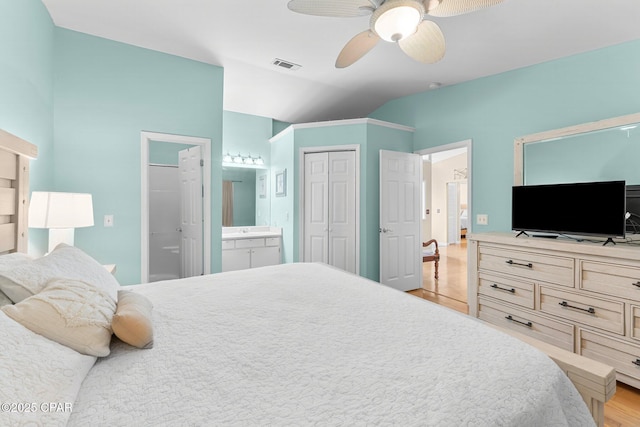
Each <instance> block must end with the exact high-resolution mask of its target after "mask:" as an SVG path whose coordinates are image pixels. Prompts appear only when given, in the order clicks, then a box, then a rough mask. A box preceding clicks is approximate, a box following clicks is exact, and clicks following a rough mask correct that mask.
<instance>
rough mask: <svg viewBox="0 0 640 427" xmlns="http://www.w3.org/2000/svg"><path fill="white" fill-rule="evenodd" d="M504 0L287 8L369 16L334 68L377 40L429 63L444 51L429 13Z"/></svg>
mask: <svg viewBox="0 0 640 427" xmlns="http://www.w3.org/2000/svg"><path fill="white" fill-rule="evenodd" d="M503 1H504V0H290V1H289V3H288V4H287V6H288V7H289V9H290V10H292V11H294V12H298V13H303V14H305V15H316V16H329V17H357V16H366V15H369V14H370V15H371V19H370V20H369V29H368V30H366V31H363V32H361V33H359V34H357V35H356V36H355V37H354V38H352V39H351V40H349V42H347V44H346V45H345V46H344V48H343V49H342V51H341V52H340V54H339V55H338V59H336V68H345V67H348V66H349V65H351V64H353V63H354V62H356V61H357V60H358V59H360V58H362V57H363V56H364V55H365V54H366V53H367V52H369V51H370V50H371V49H373V48H374V47H375V45H376V44H378V42H379V41H380V39H382V40H385V41H388V42H395V43H398V46H400V49H402V50H403V51H404V53H406V54H407V55H408V56H410V57H411V58H413V59H415V60H416V61H419V62H423V63H426V64H432V63H434V62H438V61H439V60H441V59H442V57H443V56H444V52H445V42H444V35H443V34H442V31H441V30H440V27H439V26H438V24H436V23H435V22H433V21H429V20H427V19H426V18H427V17H429V16H435V17H449V16H456V15H462V14H464V13H469V12H473V11H475V10H478V9H482V8H485V7H489V6H494V5H496V4H498V3H502V2H503Z"/></svg>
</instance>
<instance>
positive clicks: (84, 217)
mask: <svg viewBox="0 0 640 427" xmlns="http://www.w3.org/2000/svg"><path fill="white" fill-rule="evenodd" d="M91 226H93V202H92V198H91V194H87V193H58V192H49V191H34V192H33V193H32V194H31V203H30V204H29V227H31V228H48V229H49V252H51V251H52V250H53V249H54V248H55V247H56V246H57V245H58V244H59V243H66V244H67V245H70V246H73V240H74V231H75V229H76V228H79V227H91Z"/></svg>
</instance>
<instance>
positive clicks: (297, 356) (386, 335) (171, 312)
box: [69, 264, 593, 426]
mask: <svg viewBox="0 0 640 427" xmlns="http://www.w3.org/2000/svg"><path fill="white" fill-rule="evenodd" d="M135 291H136V292H139V293H141V294H144V295H146V296H147V297H148V298H149V299H150V300H151V301H152V302H153V304H154V311H153V312H154V326H155V331H156V336H155V339H154V347H153V348H152V349H148V350H139V349H135V348H133V347H130V346H128V345H125V344H123V343H114V344H113V345H112V352H111V354H110V355H109V356H107V357H105V358H101V359H99V360H98V361H97V363H96V364H95V366H94V367H93V368H92V369H91V371H90V372H89V374H88V375H87V377H86V378H85V380H84V382H83V384H82V387H81V389H80V392H79V395H78V398H77V400H76V403H75V404H74V411H73V413H72V414H71V417H70V423H69V425H70V426H86V425H93V424H94V423H95V422H96V420H99V424H105V425H137V426H141V425H153V426H156V425H163V424H164V425H167V424H168V425H242V426H247V425H310V424H318V423H320V424H326V425H371V424H379V425H403V426H409V425H432V426H453V425H476V426H481V425H484V426H498V425H505V426H543V425H544V426H551V425H574V426H586V425H589V423H593V420H592V419H591V416H590V414H589V412H588V411H587V408H586V406H585V405H584V402H583V401H582V399H581V398H580V396H579V394H578V392H577V391H576V390H575V388H574V387H573V385H572V384H571V382H570V381H569V380H568V378H567V377H566V376H565V375H564V373H562V371H560V370H559V369H558V367H557V366H556V365H555V364H554V363H553V362H552V361H551V360H550V359H549V358H547V357H546V356H545V355H544V354H542V353H541V352H539V351H537V350H535V349H533V348H532V347H530V346H528V345H526V344H524V343H522V342H520V341H518V340H516V339H515V338H511V337H508V336H505V335H503V334H502V333H500V332H497V331H495V330H492V329H489V328H487V327H485V326H484V325H482V324H480V323H479V322H477V321H474V320H472V319H471V318H470V317H467V316H463V315H460V314H458V313H455V312H452V311H450V310H448V309H445V308H442V307H440V306H436V305H434V304H431V303H429V302H427V301H424V300H421V299H418V298H415V297H412V296H410V295H407V294H404V293H402V292H398V291H395V290H393V289H390V288H387V287H385V286H382V285H379V284H376V283H374V282H370V281H367V280H364V279H362V278H360V277H357V276H352V275H349V274H345V273H344V272H341V271H338V270H336V269H333V268H330V267H327V266H324V265H320V264H288V265H283V266H277V267H265V268H261V269H254V270H246V271H238V272H229V273H224V274H218V275H212V276H206V277H197V278H192V279H188V280H182V281H167V282H162V283H156V284H147V285H141V286H137V287H136V289H135ZM498 372H500V374H499V375H498V374H497V373H498ZM159 378H162V380H161V381H157V380H158V379H159ZM514 380H515V381H514ZM98 414H99V415H98ZM96 416H98V418H96Z"/></svg>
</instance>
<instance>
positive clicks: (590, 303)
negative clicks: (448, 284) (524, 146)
mask: <svg viewBox="0 0 640 427" xmlns="http://www.w3.org/2000/svg"><path fill="white" fill-rule="evenodd" d="M468 241H469V243H468V244H469V287H468V288H469V289H468V292H469V294H468V298H469V299H468V301H469V314H470V315H472V316H475V317H478V318H480V319H482V320H484V321H486V322H489V323H492V324H494V325H497V326H500V327H503V328H507V329H510V330H514V331H518V332H520V333H522V334H525V335H528V336H530V337H533V338H536V339H538V340H540V341H544V342H546V343H549V344H552V345H554V346H557V347H560V348H563V349H566V350H569V351H572V352H574V353H577V354H581V355H583V356H586V357H588V358H590V359H594V360H597V361H600V362H603V363H605V364H607V365H610V366H612V367H614V368H615V369H616V372H617V379H618V380H619V381H622V382H624V383H627V384H629V385H631V386H633V387H636V388H640V246H635V245H630V244H620V243H618V244H617V245H612V244H611V243H609V244H608V245H606V246H603V245H602V242H600V243H589V242H575V241H572V240H569V239H564V238H558V239H548V238H541V237H527V236H525V235H522V236H520V237H517V238H516V237H515V234H512V233H478V234H472V235H470V236H468Z"/></svg>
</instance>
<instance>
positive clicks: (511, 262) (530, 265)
mask: <svg viewBox="0 0 640 427" xmlns="http://www.w3.org/2000/svg"><path fill="white" fill-rule="evenodd" d="M505 262H506V263H507V264H509V265H520V266H522V267H528V268H533V264H531V263H529V264H522V263H520V262H515V261H514V260H512V259H510V260H508V261H505Z"/></svg>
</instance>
